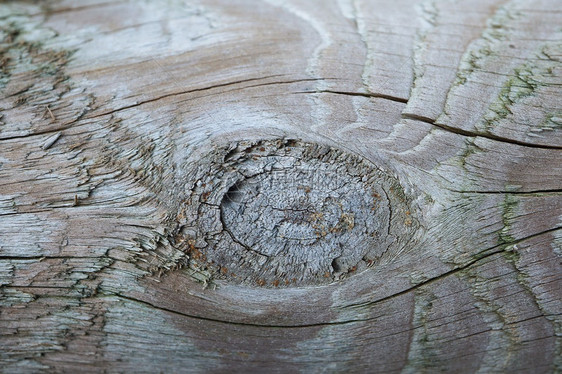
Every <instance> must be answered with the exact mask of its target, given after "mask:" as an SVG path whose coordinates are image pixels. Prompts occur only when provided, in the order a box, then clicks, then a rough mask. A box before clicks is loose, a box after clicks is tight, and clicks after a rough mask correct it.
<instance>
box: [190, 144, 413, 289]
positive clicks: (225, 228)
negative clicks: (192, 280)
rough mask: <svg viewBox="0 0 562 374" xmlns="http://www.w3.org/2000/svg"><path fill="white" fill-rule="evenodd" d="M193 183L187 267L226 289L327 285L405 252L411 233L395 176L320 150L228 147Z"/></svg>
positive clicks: (201, 163) (206, 160) (199, 169)
mask: <svg viewBox="0 0 562 374" xmlns="http://www.w3.org/2000/svg"><path fill="white" fill-rule="evenodd" d="M190 177H191V178H190V179H191V183H189V184H188V185H187V191H186V193H187V195H188V199H187V202H186V204H185V206H184V207H183V209H182V212H181V216H182V220H183V222H182V224H181V226H182V231H181V235H183V238H182V242H184V243H187V245H186V251H187V252H188V255H189V257H190V265H191V266H193V267H195V268H202V269H205V270H206V271H210V272H211V273H212V274H213V275H214V278H215V279H220V280H224V281H227V282H230V283H235V284H244V285H249V286H255V287H272V288H276V287H302V286H313V285H321V284H328V283H332V282H334V281H337V280H340V279H342V278H345V277H347V276H349V275H352V274H357V273H360V272H362V271H364V270H365V269H367V268H370V267H373V266H376V265H377V264H380V262H381V260H382V259H383V257H385V256H388V254H389V253H397V252H398V251H400V250H402V249H403V247H404V243H407V242H409V239H410V238H411V237H412V235H413V234H414V232H415V230H416V229H417V227H418V225H417V221H416V219H415V214H413V213H414V209H413V208H412V207H411V204H410V202H411V199H408V198H407V197H406V195H405V193H404V189H403V188H402V186H401V185H400V183H399V182H398V180H397V179H396V178H395V177H394V176H392V175H390V174H389V173H388V172H385V171H383V170H382V169H380V168H378V167H377V166H375V165H374V164H373V163H371V162H369V161H367V160H365V159H363V158H362V157H360V156H357V155H354V154H350V153H348V152H344V151H342V150H340V149H336V148H333V147H330V146H327V145H322V144H317V143H308V142H304V141H301V140H295V139H277V140H261V141H242V142H237V143H232V144H230V145H228V146H225V147H216V148H214V149H213V150H212V151H211V152H209V153H208V154H207V155H205V156H203V157H202V158H200V159H199V160H198V162H197V165H194V167H193V169H192V170H191V172H190Z"/></svg>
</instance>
